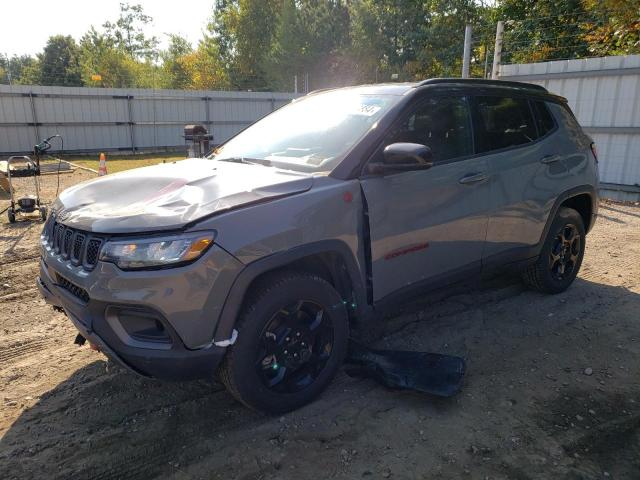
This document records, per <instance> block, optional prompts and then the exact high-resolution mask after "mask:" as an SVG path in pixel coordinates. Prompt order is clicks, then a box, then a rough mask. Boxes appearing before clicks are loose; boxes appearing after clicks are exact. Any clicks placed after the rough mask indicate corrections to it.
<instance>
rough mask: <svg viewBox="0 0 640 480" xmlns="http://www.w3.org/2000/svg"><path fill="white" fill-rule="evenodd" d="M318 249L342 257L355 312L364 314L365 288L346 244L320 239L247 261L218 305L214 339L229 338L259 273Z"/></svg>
mask: <svg viewBox="0 0 640 480" xmlns="http://www.w3.org/2000/svg"><path fill="white" fill-rule="evenodd" d="M321 253H336V254H338V255H340V257H341V258H342V259H343V260H344V262H345V265H346V267H347V272H348V273H349V277H350V278H351V284H352V286H353V291H354V294H355V296H356V303H357V305H356V315H357V316H358V317H362V316H365V315H366V314H367V313H368V312H369V310H370V307H369V306H368V305H367V304H366V291H365V288H364V280H363V274H362V270H361V268H360V267H359V266H358V262H357V261H356V257H355V255H354V254H353V252H352V251H351V249H350V248H349V246H348V245H347V244H346V243H344V242H343V241H341V240H322V241H319V242H313V243H309V244H306V245H301V246H299V247H294V248H291V249H289V250H285V251H282V252H277V253H273V254H271V255H269V256H267V257H264V258H261V259H259V260H256V261H255V262H252V263H250V264H249V265H247V266H246V267H245V268H244V269H243V270H242V271H241V272H240V273H239V274H238V276H237V278H236V280H235V281H234V282H233V285H232V286H231V290H230V291H229V294H228V295H227V298H226V300H225V302H224V305H223V307H222V313H221V314H220V319H219V320H218V325H217V326H216V330H215V334H214V339H215V340H221V339H229V338H232V336H233V331H234V328H233V327H234V326H235V323H236V319H237V318H238V314H239V313H240V309H241V308H242V304H243V301H244V298H245V294H246V293H247V290H248V289H249V286H250V285H251V282H253V280H255V279H256V278H257V277H258V276H260V275H262V274H263V273H266V272H269V271H271V270H275V269H278V268H281V267H286V266H287V265H289V264H291V263H292V262H295V261H296V260H300V259H303V258H305V257H309V256H311V255H317V254H321Z"/></svg>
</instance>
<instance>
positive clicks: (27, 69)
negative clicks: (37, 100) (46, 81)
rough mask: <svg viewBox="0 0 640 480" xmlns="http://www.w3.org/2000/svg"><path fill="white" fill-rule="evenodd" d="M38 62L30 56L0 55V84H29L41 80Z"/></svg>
mask: <svg viewBox="0 0 640 480" xmlns="http://www.w3.org/2000/svg"><path fill="white" fill-rule="evenodd" d="M39 75H40V73H39V66H38V60H37V59H35V58H33V57H32V56H30V55H22V56H17V55H14V56H13V57H11V58H8V57H7V56H6V55H2V54H0V83H15V84H29V83H33V82H35V81H37V80H38V78H39Z"/></svg>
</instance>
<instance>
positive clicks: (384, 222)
mask: <svg viewBox="0 0 640 480" xmlns="http://www.w3.org/2000/svg"><path fill="white" fill-rule="evenodd" d="M396 142H411V143H419V144H423V145H427V146H428V147H429V148H431V150H432V152H433V156H434V158H433V160H434V165H433V167H432V168H430V169H429V170H424V171H412V172H402V173H395V174H389V175H386V176H368V177H364V178H362V179H361V184H362V189H363V192H364V196H365V199H366V202H367V207H368V213H369V228H370V236H371V257H372V269H373V271H372V274H373V297H374V301H379V300H381V299H383V298H385V297H387V296H388V295H390V294H392V293H394V292H397V291H399V290H401V289H403V288H404V287H408V286H418V285H420V284H423V285H424V284H428V283H429V281H437V280H438V279H439V278H443V277H448V276H449V275H453V274H455V273H460V274H462V273H463V272H465V273H469V272H472V271H478V270H479V267H480V262H481V257H482V249H483V245H484V239H485V234H486V227H487V218H488V202H489V182H488V172H487V169H488V167H487V163H486V159H485V158H473V153H474V152H473V132H472V128H471V116H470V110H469V104H468V101H467V99H466V98H465V97H463V96H434V97H431V98H429V99H427V100H424V101H423V102H422V103H420V104H418V106H417V107H416V108H415V109H414V110H413V111H411V112H410V113H409V114H408V115H406V116H405V117H404V118H403V119H402V120H401V122H400V123H399V125H398V127H397V128H395V129H393V131H392V132H391V133H390V134H389V135H388V136H387V138H386V139H385V141H384V142H383V145H381V147H380V149H379V150H378V152H377V153H376V154H375V155H374V157H373V158H372V161H381V156H382V150H383V148H384V147H385V146H387V145H389V144H391V143H396Z"/></svg>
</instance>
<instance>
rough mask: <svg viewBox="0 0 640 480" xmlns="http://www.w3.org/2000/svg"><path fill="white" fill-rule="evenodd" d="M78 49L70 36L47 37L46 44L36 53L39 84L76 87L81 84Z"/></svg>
mask: <svg viewBox="0 0 640 480" xmlns="http://www.w3.org/2000/svg"><path fill="white" fill-rule="evenodd" d="M79 53H80V52H79V49H78V45H77V44H76V41H75V40H74V39H73V38H72V37H71V36H66V37H65V36H62V35H55V36H53V37H49V40H48V41H47V45H46V46H45V47H44V50H43V52H42V53H41V54H39V55H38V60H39V65H40V74H39V77H40V78H39V80H40V82H39V83H40V84H41V85H60V86H65V87H77V86H81V85H82V80H81V76H80V58H79V56H80V55H79Z"/></svg>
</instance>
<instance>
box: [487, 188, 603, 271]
mask: <svg viewBox="0 0 640 480" xmlns="http://www.w3.org/2000/svg"><path fill="white" fill-rule="evenodd" d="M585 193H586V194H587V195H589V197H590V198H591V221H590V222H589V225H588V228H587V232H588V231H589V230H590V229H591V227H593V224H594V223H595V217H596V214H597V212H598V193H597V190H596V188H594V187H593V186H592V185H579V186H577V187H573V188H571V189H569V190H566V191H564V192H562V193H561V194H560V195H558V196H557V197H556V199H555V201H554V202H553V205H552V206H551V209H550V210H549V215H548V216H547V220H546V222H545V224H544V228H543V229H542V234H541V235H540V238H539V240H538V242H537V243H536V244H534V245H530V246H523V247H518V248H513V249H511V250H509V251H507V252H502V253H498V254H496V255H493V256H491V257H488V258H483V259H482V272H481V275H482V278H490V277H492V276H493V275H495V274H496V273H499V272H503V271H505V270H513V271H519V270H521V269H522V268H524V267H525V266H527V265H530V264H532V263H534V262H535V261H536V260H537V259H538V257H539V256H540V252H542V247H543V246H544V242H545V240H546V239H547V235H548V233H549V230H550V229H551V224H552V223H553V220H554V219H555V218H556V215H557V213H558V210H559V209H560V206H561V205H562V203H563V202H565V201H566V200H568V199H570V198H572V197H575V196H577V195H582V194H585ZM586 227H587V226H586Z"/></svg>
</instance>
